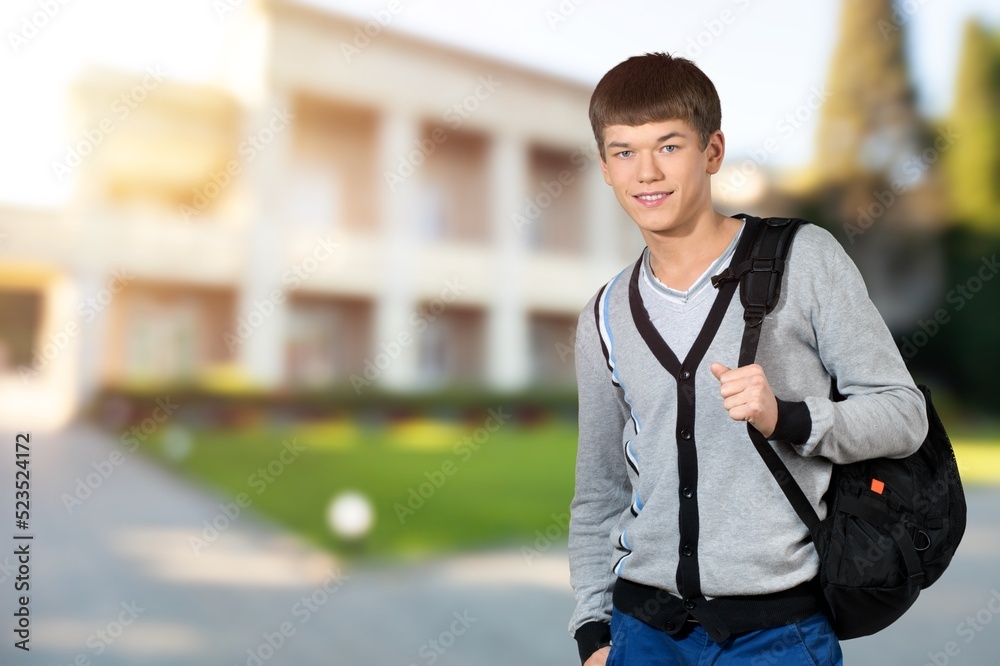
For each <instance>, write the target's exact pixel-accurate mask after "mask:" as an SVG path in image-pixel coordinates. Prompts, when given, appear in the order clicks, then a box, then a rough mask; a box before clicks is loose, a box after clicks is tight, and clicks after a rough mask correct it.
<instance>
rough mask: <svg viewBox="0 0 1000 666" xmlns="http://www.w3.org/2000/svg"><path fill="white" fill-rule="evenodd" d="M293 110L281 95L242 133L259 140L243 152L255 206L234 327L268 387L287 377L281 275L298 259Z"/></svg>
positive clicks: (249, 366)
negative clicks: (293, 231) (292, 213)
mask: <svg viewBox="0 0 1000 666" xmlns="http://www.w3.org/2000/svg"><path fill="white" fill-rule="evenodd" d="M292 110H293V108H292V104H291V100H290V99H289V98H288V97H287V96H284V95H276V96H274V97H272V98H271V99H270V100H268V102H265V103H264V104H262V105H261V106H260V107H259V108H257V109H256V110H255V111H254V112H252V113H250V114H248V117H247V122H246V124H245V127H244V131H243V133H242V135H241V136H243V137H251V138H252V139H254V140H255V141H256V144H251V145H254V148H255V150H254V151H253V154H252V156H251V157H244V158H243V159H244V163H243V169H244V173H245V174H246V178H247V185H248V192H249V193H250V196H251V197H252V200H253V202H254V206H253V207H252V209H251V212H250V214H249V215H250V219H249V220H248V221H247V225H246V232H245V233H246V238H245V245H244V251H245V253H246V254H245V263H244V267H243V280H242V283H241V284H240V285H238V297H237V304H236V321H234V322H233V330H232V331H231V333H233V334H234V335H238V337H239V338H240V339H241V340H242V342H241V343H240V348H239V350H238V356H239V361H240V363H241V365H242V367H243V370H244V372H246V373H247V374H248V376H249V377H250V379H251V381H253V382H254V383H255V384H257V385H259V386H262V387H264V388H276V387H278V386H280V385H281V384H282V383H283V382H284V381H285V347H286V344H287V342H286V340H287V335H286V327H287V318H288V315H287V313H288V296H289V294H287V293H286V292H285V291H284V285H283V284H282V280H281V276H282V274H283V273H284V272H285V271H286V270H288V268H289V267H290V264H291V263H294V262H293V261H291V260H292V259H293V258H290V257H289V256H288V235H287V233H286V231H285V230H286V229H287V224H286V220H284V219H282V209H283V205H282V202H283V198H284V196H285V194H286V192H287V189H288V183H287V181H286V178H285V175H286V174H287V173H288V171H289V161H290V152H291V148H290V146H291V139H292V132H293V131H294V123H295V120H294V118H293V119H291V120H287V117H286V116H285V115H284V114H285V112H286V111H292ZM276 295H278V297H277V298H276ZM244 334H245V335H244Z"/></svg>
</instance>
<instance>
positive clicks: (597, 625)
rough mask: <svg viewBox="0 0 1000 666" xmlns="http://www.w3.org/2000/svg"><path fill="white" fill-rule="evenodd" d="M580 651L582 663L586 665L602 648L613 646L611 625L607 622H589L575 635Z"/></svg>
mask: <svg viewBox="0 0 1000 666" xmlns="http://www.w3.org/2000/svg"><path fill="white" fill-rule="evenodd" d="M573 638H575V639H576V644H577V647H578V648H579V649H580V663H581V664H582V663H584V662H585V661H587V659H589V658H590V655H592V654H594V653H595V652H597V651H598V650H600V649H601V648H602V647H604V646H606V645H611V625H610V624H609V623H607V622H596V621H594V622H587V623H586V624H583V625H581V626H580V628H579V629H577V630H576V633H575V634H573Z"/></svg>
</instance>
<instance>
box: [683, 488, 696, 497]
mask: <svg viewBox="0 0 1000 666" xmlns="http://www.w3.org/2000/svg"><path fill="white" fill-rule="evenodd" d="M681 494H682V495H684V497H686V498H688V499H691V498H692V497H694V491H693V490H691V487H690V486H684V489H683V490H681Z"/></svg>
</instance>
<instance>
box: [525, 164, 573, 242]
mask: <svg viewBox="0 0 1000 666" xmlns="http://www.w3.org/2000/svg"><path fill="white" fill-rule="evenodd" d="M529 161H530V168H529V174H530V176H529V178H530V179H529V181H528V200H529V202H530V204H531V205H529V206H528V210H527V211H526V217H527V219H529V220H531V224H530V225H528V226H527V227H524V229H525V231H526V233H527V234H528V238H529V239H530V242H531V244H532V245H533V246H534V247H535V248H537V249H539V250H545V251H551V252H563V253H568V254H582V253H583V251H584V247H585V245H586V210H585V206H584V201H585V192H584V187H583V174H582V173H581V172H580V169H579V167H578V165H576V164H574V163H573V154H572V153H571V152H569V151H563V150H555V149H551V148H543V147H541V146H533V147H532V148H531V150H530V153H529Z"/></svg>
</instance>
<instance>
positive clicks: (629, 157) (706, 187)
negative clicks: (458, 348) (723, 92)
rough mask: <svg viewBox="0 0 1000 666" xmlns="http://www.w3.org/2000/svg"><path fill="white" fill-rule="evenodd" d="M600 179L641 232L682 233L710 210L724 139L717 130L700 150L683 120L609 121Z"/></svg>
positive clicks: (722, 153)
mask: <svg viewBox="0 0 1000 666" xmlns="http://www.w3.org/2000/svg"><path fill="white" fill-rule="evenodd" d="M604 150H605V156H606V159H604V160H601V171H602V172H604V180H605V182H607V184H608V185H611V187H612V188H613V189H614V191H615V196H616V197H617V198H618V203H620V204H621V206H622V208H624V209H625V212H627V213H628V214H629V217H631V218H632V219H633V220H635V222H636V224H638V225H639V228H640V230H642V231H643V233H644V235H645V233H646V232H671V231H677V232H681V233H683V232H684V231H686V227H687V226H688V225H689V224H690V223H692V222H693V221H694V220H695V219H696V218H697V217H698V216H700V215H702V214H703V213H704V212H705V211H710V210H711V209H712V196H711V188H710V179H709V177H710V176H711V174H714V173H716V172H718V170H719V167H721V166H722V158H723V156H724V154H725V139H724V137H723V135H722V132H721V131H716V132H715V133H714V134H712V136H711V137H710V139H709V142H708V146H706V147H705V149H704V150H702V148H701V143H700V141H699V139H698V133H697V132H696V131H695V129H694V128H693V127H691V125H689V124H688V123H687V122H686V121H684V120H664V121H661V122H654V123H647V124H645V125H638V126H631V125H611V126H609V127H607V128H605V130H604Z"/></svg>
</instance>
